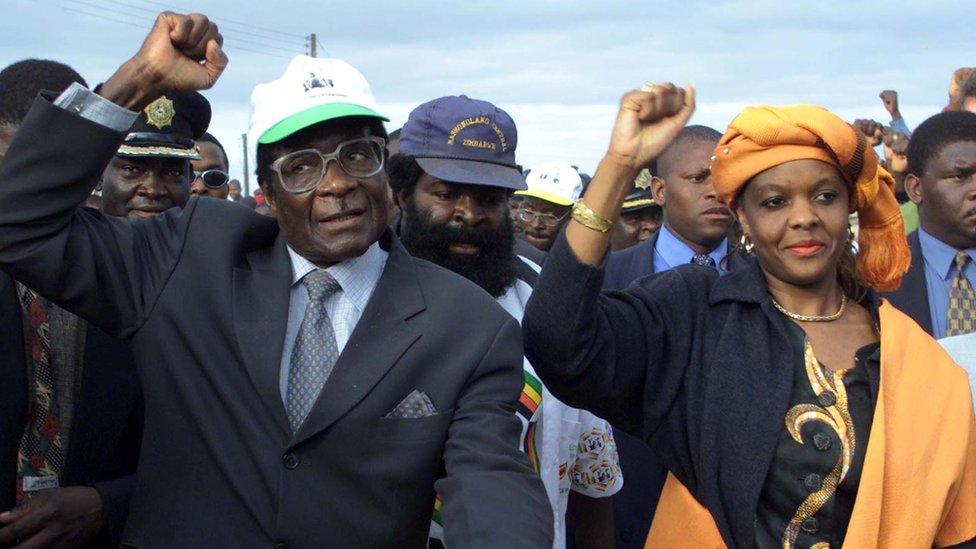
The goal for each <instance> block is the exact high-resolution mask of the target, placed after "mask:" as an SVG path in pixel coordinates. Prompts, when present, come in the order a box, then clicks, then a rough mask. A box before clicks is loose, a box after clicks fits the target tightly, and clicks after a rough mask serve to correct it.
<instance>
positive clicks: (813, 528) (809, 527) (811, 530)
mask: <svg viewBox="0 0 976 549" xmlns="http://www.w3.org/2000/svg"><path fill="white" fill-rule="evenodd" d="M800 528H801V529H802V530H803V531H804V532H806V533H808V534H816V533H817V532H819V531H820V523H819V522H817V519H815V518H813V517H809V518H806V519H804V520H803V524H802V525H800Z"/></svg>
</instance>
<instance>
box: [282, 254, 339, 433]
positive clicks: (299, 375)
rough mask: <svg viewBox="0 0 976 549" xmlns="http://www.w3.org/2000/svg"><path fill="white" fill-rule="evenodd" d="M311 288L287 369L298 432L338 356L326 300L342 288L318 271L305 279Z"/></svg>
mask: <svg viewBox="0 0 976 549" xmlns="http://www.w3.org/2000/svg"><path fill="white" fill-rule="evenodd" d="M302 284H304V285H305V288H306V289H307V290H308V299H309V301H308V306H307V307H306V308H305V318H304V319H302V326H301V328H300V329H299V331H298V339H297V340H296V341H295V348H294V350H293V351H292V353H291V368H290V369H289V371H288V404H287V407H286V408H287V412H288V422H289V423H290V424H291V428H292V431H298V428H299V427H301V425H302V422H303V421H305V417H306V416H308V412H309V411H310V410H311V409H312V406H313V405H314V404H315V400H316V399H317V398H318V396H319V393H320V392H322V387H324V386H325V381H326V380H327V379H329V374H331V373H332V368H333V366H335V363H336V360H337V359H338V358H339V347H338V345H337V344H336V338H335V331H334V330H333V328H332V321H331V320H330V319H329V315H328V313H327V312H326V310H325V300H326V299H328V297H329V296H331V295H332V294H334V293H336V292H337V291H339V290H340V289H342V288H341V287H340V286H339V283H338V282H336V279H335V278H333V277H332V275H331V274H329V273H327V272H326V271H322V270H315V271H312V272H310V273H308V274H307V275H305V277H304V278H302Z"/></svg>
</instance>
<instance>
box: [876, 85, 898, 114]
mask: <svg viewBox="0 0 976 549" xmlns="http://www.w3.org/2000/svg"><path fill="white" fill-rule="evenodd" d="M878 97H880V98H881V102H882V103H884V108H885V110H886V111H888V114H890V115H891V119H892V120H895V119H896V118H901V113H900V112H899V111H898V92H896V91H895V90H884V91H883V92H881V94H880V95H879V96H878Z"/></svg>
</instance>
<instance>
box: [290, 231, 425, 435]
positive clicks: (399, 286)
mask: <svg viewBox="0 0 976 549" xmlns="http://www.w3.org/2000/svg"><path fill="white" fill-rule="evenodd" d="M382 243H383V244H385V246H384V247H387V246H388V247H389V253H390V255H389V258H388V259H387V261H386V267H385V268H384V270H383V275H382V276H381V277H380V280H379V283H378V284H377V285H376V290H375V291H374V292H373V296H372V297H371V298H370V300H369V303H368V304H367V305H366V310H365V311H363V315H362V317H361V318H360V319H359V323H358V324H356V328H355V329H354V330H353V332H352V335H351V336H350V338H349V342H348V343H347V344H346V346H345V348H344V349H343V351H342V354H341V355H340V356H339V360H338V361H337V362H336V365H335V368H334V369H333V370H332V375H331V376H330V377H329V380H328V381H327V382H326V384H325V387H324V388H323V389H322V392H321V393H320V394H319V398H318V400H317V401H316V403H315V406H314V407H313V408H312V411H311V412H309V415H308V417H307V418H306V419H305V423H303V424H302V426H301V428H300V429H299V430H298V433H296V435H295V438H294V439H293V440H292V442H291V446H294V445H297V444H300V443H301V442H303V441H305V440H307V439H308V438H310V437H312V436H314V435H315V434H316V433H319V432H321V431H323V430H325V429H327V428H329V426H331V425H332V424H333V423H335V422H336V420H338V419H339V418H340V417H342V415H343V414H345V413H346V412H348V411H349V410H350V409H351V408H352V407H353V406H355V405H356V404H357V403H358V402H359V401H360V400H362V399H363V397H365V396H366V394H367V393H369V391H370V390H371V389H372V388H373V386H375V385H376V384H377V383H378V382H379V381H380V379H382V378H383V376H384V375H385V374H386V372H387V371H389V369H390V368H391V367H392V366H393V365H394V364H395V363H396V361H397V360H399V358H400V357H401V356H403V353H404V352H406V351H407V349H409V348H410V346H411V345H413V343H414V342H416V341H417V339H419V338H420V335H421V332H420V330H419V328H418V327H417V326H416V324H411V323H409V322H407V320H408V319H410V318H411V317H413V316H414V315H416V314H417V313H419V312H421V311H423V310H424V308H425V302H424V297H423V293H422V291H421V288H420V282H419V278H418V273H417V272H416V267H415V266H414V264H413V259H412V258H411V257H410V256H409V255H408V254H407V251H406V250H405V249H404V248H403V245H401V244H400V241H399V240H398V239H397V238H396V237H395V236H393V235H392V234H391V233H389V232H388V233H387V234H386V235H385V236H384V241H383V242H382ZM279 352H280V351H279Z"/></svg>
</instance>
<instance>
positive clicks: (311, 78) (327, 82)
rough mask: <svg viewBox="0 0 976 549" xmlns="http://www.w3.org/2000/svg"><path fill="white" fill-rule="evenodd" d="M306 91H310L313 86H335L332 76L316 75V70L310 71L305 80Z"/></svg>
mask: <svg viewBox="0 0 976 549" xmlns="http://www.w3.org/2000/svg"><path fill="white" fill-rule="evenodd" d="M302 85H303V86H305V91H309V90H311V89H313V88H334V87H335V85H334V84H333V83H332V79H331V78H322V77H321V76H316V75H315V73H314V72H310V73H308V79H307V80H305V82H304V84H302Z"/></svg>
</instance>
